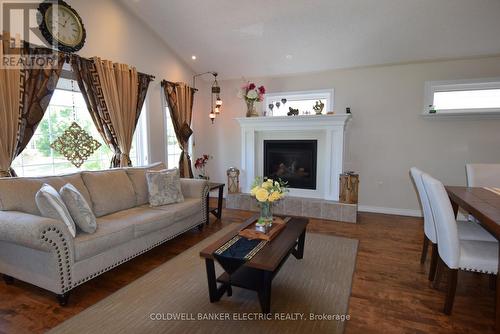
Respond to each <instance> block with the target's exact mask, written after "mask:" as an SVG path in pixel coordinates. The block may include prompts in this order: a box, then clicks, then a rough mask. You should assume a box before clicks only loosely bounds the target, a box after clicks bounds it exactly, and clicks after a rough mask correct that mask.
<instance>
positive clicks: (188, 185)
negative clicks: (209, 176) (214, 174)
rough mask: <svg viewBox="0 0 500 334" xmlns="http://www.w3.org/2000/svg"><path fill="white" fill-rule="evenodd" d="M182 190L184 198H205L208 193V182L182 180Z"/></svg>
mask: <svg viewBox="0 0 500 334" xmlns="http://www.w3.org/2000/svg"><path fill="white" fill-rule="evenodd" d="M181 190H182V195H184V197H190V198H205V197H206V196H207V193H208V181H207V180H202V179H184V178H183V179H181Z"/></svg>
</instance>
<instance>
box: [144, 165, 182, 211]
mask: <svg viewBox="0 0 500 334" xmlns="http://www.w3.org/2000/svg"><path fill="white" fill-rule="evenodd" d="M146 180H147V182H148V193H149V205H150V206H151V207H155V206H161V205H166V204H173V203H181V202H183V201H184V196H183V195H182V190H181V181H180V178H179V170H178V169H177V168H174V169H163V170H160V171H147V172H146Z"/></svg>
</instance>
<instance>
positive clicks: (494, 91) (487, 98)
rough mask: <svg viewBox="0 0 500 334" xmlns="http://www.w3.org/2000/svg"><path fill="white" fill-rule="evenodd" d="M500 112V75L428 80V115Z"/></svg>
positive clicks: (426, 105)
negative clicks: (480, 77)
mask: <svg viewBox="0 0 500 334" xmlns="http://www.w3.org/2000/svg"><path fill="white" fill-rule="evenodd" d="M499 113H500V78H491V79H479V80H456V81H429V82H426V83H425V109H424V114H426V115H433V114H436V115H438V114H439V115H481V114H499Z"/></svg>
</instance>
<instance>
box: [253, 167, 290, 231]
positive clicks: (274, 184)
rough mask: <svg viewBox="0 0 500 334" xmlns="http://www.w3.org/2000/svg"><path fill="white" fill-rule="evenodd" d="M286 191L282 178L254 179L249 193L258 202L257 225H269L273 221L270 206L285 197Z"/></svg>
mask: <svg viewBox="0 0 500 334" xmlns="http://www.w3.org/2000/svg"><path fill="white" fill-rule="evenodd" d="M287 191H288V187H287V183H286V182H283V181H282V180H278V181H275V180H272V179H262V178H260V177H258V178H256V179H255V181H254V183H253V185H252V189H251V190H250V194H251V195H252V196H254V197H255V199H257V201H258V202H259V206H260V210H261V212H260V218H259V220H258V221H257V225H258V226H271V224H272V221H273V215H272V212H271V207H272V205H273V204H274V203H276V202H278V201H279V200H281V199H282V198H283V197H285V193H286V192H287Z"/></svg>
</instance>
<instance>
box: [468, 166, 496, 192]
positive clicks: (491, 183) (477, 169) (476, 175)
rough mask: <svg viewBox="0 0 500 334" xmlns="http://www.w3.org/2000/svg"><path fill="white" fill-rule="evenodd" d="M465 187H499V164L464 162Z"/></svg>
mask: <svg viewBox="0 0 500 334" xmlns="http://www.w3.org/2000/svg"><path fill="white" fill-rule="evenodd" d="M465 171H466V174H467V187H495V188H500V164H466V165H465Z"/></svg>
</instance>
